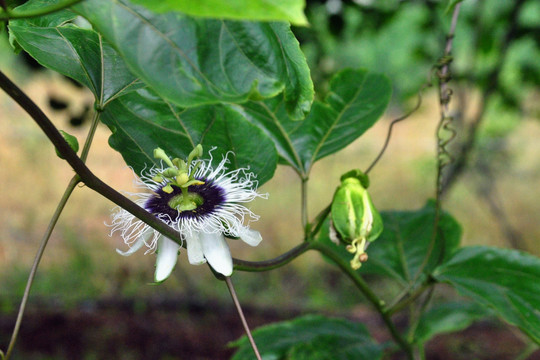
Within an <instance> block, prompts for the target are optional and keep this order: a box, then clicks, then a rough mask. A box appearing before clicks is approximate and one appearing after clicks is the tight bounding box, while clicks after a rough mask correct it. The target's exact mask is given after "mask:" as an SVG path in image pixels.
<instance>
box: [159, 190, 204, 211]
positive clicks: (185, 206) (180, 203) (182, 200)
mask: <svg viewBox="0 0 540 360" xmlns="http://www.w3.org/2000/svg"><path fill="white" fill-rule="evenodd" d="M203 203H204V199H203V198H202V196H200V195H199V194H196V193H190V192H186V193H185V194H180V195H176V196H175V197H173V198H172V199H171V200H169V202H168V203H167V205H169V207H170V208H171V209H175V210H177V211H178V212H182V211H189V210H195V209H196V208H197V207H199V206H201V205H202V204H203Z"/></svg>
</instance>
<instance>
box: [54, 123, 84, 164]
mask: <svg viewBox="0 0 540 360" xmlns="http://www.w3.org/2000/svg"><path fill="white" fill-rule="evenodd" d="M60 134H62V136H63V137H64V140H66V142H67V143H68V145H69V147H70V148H71V150H73V151H75V152H78V151H79V140H77V138H76V137H75V136H73V135H71V134H70V133H67V132H65V131H64V130H60ZM55 150H56V156H58V157H59V158H60V159H63V158H64V157H63V156H62V154H60V152H59V151H58V149H56V148H55Z"/></svg>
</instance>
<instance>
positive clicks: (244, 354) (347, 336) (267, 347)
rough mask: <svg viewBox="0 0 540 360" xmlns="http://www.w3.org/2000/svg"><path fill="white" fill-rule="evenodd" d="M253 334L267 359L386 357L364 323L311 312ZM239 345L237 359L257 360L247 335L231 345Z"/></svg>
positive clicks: (369, 359) (235, 355)
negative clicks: (254, 359)
mask: <svg viewBox="0 0 540 360" xmlns="http://www.w3.org/2000/svg"><path fill="white" fill-rule="evenodd" d="M253 337H254V339H255V342H256V343H257V347H258V348H259V351H260V353H261V356H262V357H263V358H264V359H276V360H277V359H290V360H300V359H335V360H340V359H351V360H352V359H355V360H356V359H358V360H362V359H366V360H376V359H380V358H381V356H382V351H381V346H380V345H379V344H377V343H375V341H374V339H373V338H371V336H370V335H369V332H368V331H367V329H366V328H365V326H364V325H363V324H359V323H353V322H351V321H348V320H344V319H337V318H327V317H324V316H319V315H307V316H303V317H300V318H296V319H294V320H291V321H284V322H280V323H276V324H272V325H267V326H264V327H261V328H258V329H256V330H255V331H254V332H253ZM230 345H231V346H234V347H238V350H237V352H236V353H235V354H234V356H233V357H232V359H233V360H243V359H250V360H251V359H253V350H252V349H251V346H250V344H249V342H248V340H247V338H246V337H245V336H244V337H242V338H241V339H240V340H237V341H235V342H233V343H231V344H230Z"/></svg>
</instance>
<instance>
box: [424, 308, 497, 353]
mask: <svg viewBox="0 0 540 360" xmlns="http://www.w3.org/2000/svg"><path fill="white" fill-rule="evenodd" d="M490 314H491V312H490V311H489V310H488V309H486V308H485V307H483V306H480V305H478V304H477V303H474V302H452V303H444V304H437V305H435V306H433V307H432V308H430V309H429V310H428V311H426V312H425V313H424V314H423V315H422V317H421V318H420V321H419V323H418V327H417V328H416V332H415V341H416V342H418V343H425V342H427V341H428V340H429V339H431V338H432V337H434V336H436V335H439V334H444V333H451V332H455V331H460V330H463V329H466V328H468V327H469V326H470V325H471V324H472V323H473V322H475V321H477V320H480V319H482V318H484V317H486V316H488V315H490Z"/></svg>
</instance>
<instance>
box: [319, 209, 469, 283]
mask: <svg viewBox="0 0 540 360" xmlns="http://www.w3.org/2000/svg"><path fill="white" fill-rule="evenodd" d="M381 217H382V220H383V224H384V230H383V232H382V234H381V236H380V237H379V238H378V239H377V241H374V242H373V243H370V245H369V247H368V248H367V250H366V253H367V254H368V256H369V258H368V261H367V262H365V263H364V264H363V265H362V267H361V268H360V269H359V270H358V271H360V272H361V273H364V274H378V275H384V276H388V277H391V278H393V279H395V280H397V281H398V282H400V283H401V284H402V285H403V286H407V285H408V284H410V283H412V282H413V280H416V282H420V281H421V280H423V277H422V276H418V278H416V279H415V277H416V274H417V272H418V271H419V269H420V266H421V265H422V263H423V262H424V259H425V257H426V256H427V252H428V249H429V248H430V243H431V238H432V233H433V224H434V220H435V207H434V204H433V202H428V203H427V204H426V206H424V207H423V208H422V209H420V210H416V211H383V212H381ZM328 226H329V222H328V220H327V223H326V224H324V226H323V228H321V232H320V233H319V236H318V237H317V241H322V242H324V243H325V244H326V245H327V246H330V247H332V248H333V249H334V250H335V251H336V252H338V253H339V254H341V256H342V258H343V259H344V260H346V261H350V260H351V258H352V255H351V254H350V253H349V252H347V250H345V246H344V245H342V244H340V245H336V244H334V243H333V242H332V241H331V240H330V238H329V232H328ZM460 237H461V227H460V226H459V224H458V223H457V222H456V221H455V220H454V219H453V218H452V217H451V216H450V215H449V214H447V213H442V214H441V218H440V220H439V235H438V237H437V240H436V241H435V244H434V247H433V249H432V251H431V255H430V257H429V261H428V262H427V264H426V266H425V267H424V269H423V271H422V272H423V274H427V273H429V272H431V271H432V270H433V269H434V268H435V266H436V265H437V261H438V260H439V258H440V257H441V256H442V257H443V258H448V257H449V256H450V255H451V253H452V252H453V251H454V250H455V249H456V248H457V246H458V245H459V240H460ZM443 239H444V241H443ZM443 242H444V246H443V244H442V243H443ZM443 249H444V254H443V253H442V251H443Z"/></svg>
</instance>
